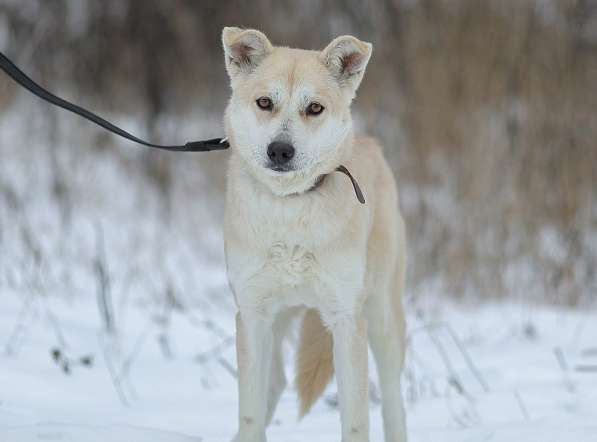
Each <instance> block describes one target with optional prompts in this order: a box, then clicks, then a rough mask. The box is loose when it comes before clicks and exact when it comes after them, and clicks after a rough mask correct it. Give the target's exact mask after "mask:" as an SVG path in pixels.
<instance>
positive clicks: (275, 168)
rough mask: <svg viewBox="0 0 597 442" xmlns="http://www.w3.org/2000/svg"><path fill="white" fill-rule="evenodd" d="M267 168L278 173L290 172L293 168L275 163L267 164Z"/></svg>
mask: <svg viewBox="0 0 597 442" xmlns="http://www.w3.org/2000/svg"><path fill="white" fill-rule="evenodd" d="M267 168H268V169H269V170H273V171H274V172H278V173H286V172H292V171H293V170H294V168H293V167H291V166H277V165H275V164H272V165H269V166H267Z"/></svg>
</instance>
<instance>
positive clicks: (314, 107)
mask: <svg viewBox="0 0 597 442" xmlns="http://www.w3.org/2000/svg"><path fill="white" fill-rule="evenodd" d="M324 109H325V108H324V107H323V106H322V105H321V104H319V103H317V102H315V101H314V102H313V103H311V104H309V106H307V115H319V114H320V113H322V112H323V110H324Z"/></svg>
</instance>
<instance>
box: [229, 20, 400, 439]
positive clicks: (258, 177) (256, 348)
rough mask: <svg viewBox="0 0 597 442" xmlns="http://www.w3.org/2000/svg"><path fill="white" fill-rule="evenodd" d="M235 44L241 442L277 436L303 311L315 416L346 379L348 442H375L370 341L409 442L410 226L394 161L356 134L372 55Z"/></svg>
mask: <svg viewBox="0 0 597 442" xmlns="http://www.w3.org/2000/svg"><path fill="white" fill-rule="evenodd" d="M222 39H223V43H224V52H225V57H226V68H227V70H228V74H229V75H230V80H231V86H232V97H231V99H230V103H229V105H228V108H227V110H226V115H225V125H226V135H227V137H228V140H229V142H230V145H231V148H232V154H231V157H230V165H229V172H228V192H227V198H226V217H225V227H224V229H225V230H224V233H225V243H226V244H225V247H226V262H227V270H228V279H229V282H230V287H231V289H232V291H233V293H234V297H235V300H236V304H237V306H238V310H239V312H238V314H237V321H236V327H237V354H238V370H239V429H238V433H237V435H236V438H235V441H237V442H264V441H265V440H266V436H265V430H266V427H267V425H268V424H269V421H270V420H271V418H272V415H273V413H274V410H275V407H276V404H277V402H278V399H279V398H280V395H281V393H282V390H283V389H284V387H285V384H286V380H285V375H284V371H283V360H282V355H281V344H282V340H283V337H284V334H285V332H286V331H287V330H288V324H289V313H288V312H293V313H294V312H297V311H298V310H301V309H300V308H301V307H302V308H303V310H305V309H306V313H305V314H304V316H303V322H302V329H301V338H300V344H299V350H298V357H297V390H298V394H299V398H300V402H301V404H300V405H301V415H304V414H305V413H306V412H307V411H308V410H309V408H310V407H311V406H312V405H313V403H314V402H315V401H316V400H317V398H318V397H319V396H320V395H321V394H322V392H323V390H324V389H325V387H326V385H327V384H328V382H329V381H330V379H331V377H332V375H333V373H334V371H335V373H336V378H337V383H338V399H339V404H340V413H341V420H342V441H343V442H353V441H359V442H363V441H368V440H369V398H368V368H367V340H369V342H370V344H371V349H372V351H373V355H374V357H375V360H376V363H377V368H378V373H379V379H380V385H381V390H382V400H383V419H384V429H385V440H386V442H404V441H406V429H405V419H404V409H403V404H402V397H401V392H400V373H401V370H402V365H403V359H404V314H403V310H402V305H401V292H402V289H403V285H404V273H405V265H406V262H405V233H404V223H403V220H402V218H401V216H400V213H399V210H398V199H397V192H396V186H395V182H394V178H393V176H392V173H391V171H390V169H389V167H388V165H387V163H386V161H385V159H384V157H383V154H382V151H381V149H380V147H379V146H378V145H377V144H376V142H375V141H374V140H372V139H369V138H360V137H355V136H354V135H353V129H352V120H351V114H350V105H351V102H352V99H353V98H354V96H355V92H356V90H357V88H358V86H359V83H360V82H361V79H362V78H363V74H364V72H365V67H366V66H367V63H368V61H369V58H370V56H371V50H372V46H371V44H369V43H365V42H362V41H360V40H358V39H357V38H355V37H352V36H343V37H338V38H336V39H335V40H334V41H332V42H331V43H330V44H329V45H328V46H327V47H326V48H325V49H324V50H323V51H321V52H319V51H305V50H299V49H289V48H286V47H274V46H272V44H271V43H270V41H269V40H268V39H267V37H266V36H265V35H264V34H262V33H261V32H259V31H256V30H243V29H239V28H225V29H224V31H223V36H222ZM339 166H344V168H341V170H340V171H343V172H344V174H342V173H338V172H337V168H338V167H339ZM348 171H350V172H351V173H352V176H354V179H355V180H354V181H353V182H352V183H351V180H352V177H350V173H349V172H348ZM346 175H348V177H347V176H346ZM349 178H350V179H349ZM361 189H362V194H361V193H360V192H361ZM363 195H364V198H363ZM365 200H366V202H365ZM297 307H298V308H297Z"/></svg>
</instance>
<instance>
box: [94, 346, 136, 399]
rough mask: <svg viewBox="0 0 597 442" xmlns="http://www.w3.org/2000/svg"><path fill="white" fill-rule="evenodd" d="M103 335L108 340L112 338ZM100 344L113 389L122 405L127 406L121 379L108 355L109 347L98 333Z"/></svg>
mask: <svg viewBox="0 0 597 442" xmlns="http://www.w3.org/2000/svg"><path fill="white" fill-rule="evenodd" d="M105 337H106V338H107V339H108V340H110V341H112V339H113V335H105ZM100 346H101V347H102V351H103V354H104V360H105V361H106V367H107V368H108V373H110V378H111V379H112V384H113V385H114V389H115V390H116V393H117V394H118V398H119V399H120V402H121V403H122V405H124V406H128V405H129V402H128V399H127V397H126V394H125V392H124V389H123V388H122V382H121V379H120V378H119V377H118V373H116V369H115V368H114V365H113V363H112V358H111V356H110V349H109V348H108V346H109V345H108V342H106V341H105V340H104V339H102V337H101V335H100Z"/></svg>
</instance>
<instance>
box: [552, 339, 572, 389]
mask: <svg viewBox="0 0 597 442" xmlns="http://www.w3.org/2000/svg"><path fill="white" fill-rule="evenodd" d="M553 352H554V355H555V357H556V360H557V361H558V365H559V366H560V368H561V369H562V375H563V377H564V387H566V390H568V391H569V392H570V393H574V392H575V391H576V387H575V385H574V382H572V379H570V368H569V366H568V362H567V361H566V357H565V356H564V352H563V351H562V349H561V348H560V347H555V348H554V349H553Z"/></svg>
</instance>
